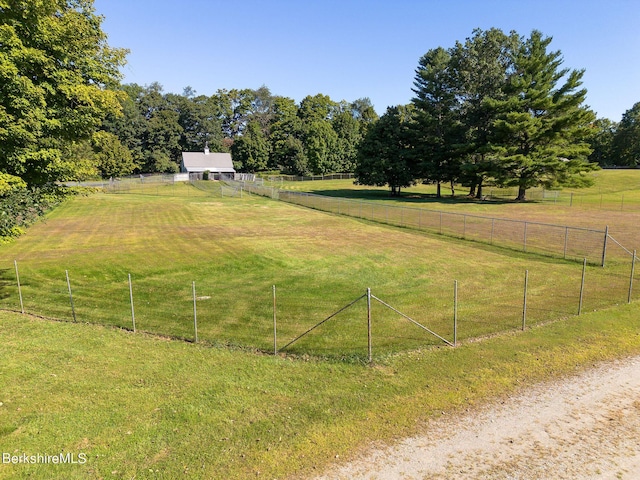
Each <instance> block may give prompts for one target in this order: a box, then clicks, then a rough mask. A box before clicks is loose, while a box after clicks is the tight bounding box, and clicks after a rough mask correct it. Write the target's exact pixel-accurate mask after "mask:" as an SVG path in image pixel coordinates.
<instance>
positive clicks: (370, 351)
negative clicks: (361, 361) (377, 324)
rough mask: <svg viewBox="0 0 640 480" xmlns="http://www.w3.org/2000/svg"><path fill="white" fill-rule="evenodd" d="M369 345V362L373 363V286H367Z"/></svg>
mask: <svg viewBox="0 0 640 480" xmlns="http://www.w3.org/2000/svg"><path fill="white" fill-rule="evenodd" d="M367 347H368V351H369V363H371V361H372V358H373V355H372V347H371V288H369V287H367Z"/></svg>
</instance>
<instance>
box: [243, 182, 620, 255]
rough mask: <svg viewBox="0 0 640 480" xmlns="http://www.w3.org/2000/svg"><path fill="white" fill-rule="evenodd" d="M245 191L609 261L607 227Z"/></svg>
mask: <svg viewBox="0 0 640 480" xmlns="http://www.w3.org/2000/svg"><path fill="white" fill-rule="evenodd" d="M243 189H244V190H245V191H248V192H251V193H254V194H258V195H262V196H267V197H271V198H274V199H278V200H282V201H284V202H288V203H293V204H296V205H301V206H304V207H309V208H313V209H316V210H322V211H325V212H331V213H336V214H339V215H347V216H350V217H356V218H362V219H365V220H369V221H372V222H378V223H385V224H389V225H395V226H399V227H407V228H412V229H416V230H422V231H427V232H431V233H438V234H441V235H445V236H449V237H456V238H463V239H467V240H473V241H477V242H482V243H488V244H491V245H497V246H500V247H504V248H509V249H512V250H518V251H522V252H528V253H536V254H540V255H545V256H551V257H559V258H564V259H571V260H580V261H582V260H583V259H584V258H586V259H587V261H588V262H589V263H592V264H596V265H604V262H605V255H606V242H607V237H608V235H607V230H606V229H603V230H597V229H590V228H582V227H572V226H567V225H552V224H545V223H537V222H528V221H523V220H513V219H505V218H493V217H483V216H479V215H470V214H466V213H454V212H444V211H438V210H427V209H424V208H416V207H403V206H395V205H383V204H380V203H378V202H371V201H365V200H353V199H346V198H336V197H327V196H324V195H316V194H312V193H304V192H296V191H292V190H280V189H277V188H275V187H266V186H263V185H255V184H252V183H244V184H243Z"/></svg>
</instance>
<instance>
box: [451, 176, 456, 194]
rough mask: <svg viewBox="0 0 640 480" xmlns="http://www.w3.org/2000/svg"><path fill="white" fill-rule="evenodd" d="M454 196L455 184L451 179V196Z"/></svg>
mask: <svg viewBox="0 0 640 480" xmlns="http://www.w3.org/2000/svg"><path fill="white" fill-rule="evenodd" d="M455 196H456V186H455V184H454V183H453V180H451V198H453V197H455Z"/></svg>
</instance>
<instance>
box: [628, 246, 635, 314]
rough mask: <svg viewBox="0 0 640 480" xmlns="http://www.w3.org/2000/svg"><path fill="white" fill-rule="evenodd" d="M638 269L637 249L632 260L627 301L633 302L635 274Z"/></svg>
mask: <svg viewBox="0 0 640 480" xmlns="http://www.w3.org/2000/svg"><path fill="white" fill-rule="evenodd" d="M635 270H636V251H635V250H634V251H633V259H632V260H631V277H630V278H629V297H628V298H627V303H631V293H632V291H633V275H634V274H635Z"/></svg>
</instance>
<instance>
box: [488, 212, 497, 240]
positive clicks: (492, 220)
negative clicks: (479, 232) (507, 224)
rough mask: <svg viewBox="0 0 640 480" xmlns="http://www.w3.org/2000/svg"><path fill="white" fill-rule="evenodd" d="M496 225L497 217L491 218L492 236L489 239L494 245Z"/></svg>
mask: <svg viewBox="0 0 640 480" xmlns="http://www.w3.org/2000/svg"><path fill="white" fill-rule="evenodd" d="M495 226H496V219H495V218H492V219H491V238H490V239H489V244H490V245H493V230H494V229H495Z"/></svg>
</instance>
